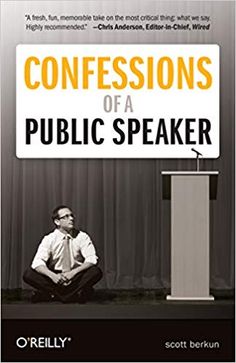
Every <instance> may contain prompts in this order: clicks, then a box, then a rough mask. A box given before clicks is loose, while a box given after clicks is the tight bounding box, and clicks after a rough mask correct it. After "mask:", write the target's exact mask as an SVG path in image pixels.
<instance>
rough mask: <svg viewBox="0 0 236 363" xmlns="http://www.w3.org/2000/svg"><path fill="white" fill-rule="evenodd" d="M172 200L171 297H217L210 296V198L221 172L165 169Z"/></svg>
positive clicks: (166, 193) (166, 190)
mask: <svg viewBox="0 0 236 363" xmlns="http://www.w3.org/2000/svg"><path fill="white" fill-rule="evenodd" d="M161 174H162V182H163V183H162V194H163V198H164V199H171V295H168V296H167V299H168V300H214V297H213V296H211V295H210V287H209V282H210V281H209V280H210V276H209V275H210V255H209V244H210V238H209V237H210V213H209V204H210V199H216V192H217V177H218V174H219V172H218V171H196V172H194V171H163V172H162V173H161Z"/></svg>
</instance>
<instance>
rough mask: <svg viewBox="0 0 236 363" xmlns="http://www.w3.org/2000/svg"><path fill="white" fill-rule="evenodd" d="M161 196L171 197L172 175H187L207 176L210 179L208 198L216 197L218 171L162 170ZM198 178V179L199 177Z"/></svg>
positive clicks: (164, 197)
mask: <svg viewBox="0 0 236 363" xmlns="http://www.w3.org/2000/svg"><path fill="white" fill-rule="evenodd" d="M161 175H162V196H163V199H171V180H173V178H172V177H174V176H183V175H185V176H186V177H189V176H194V177H198V176H209V181H210V188H209V189H210V190H209V191H210V199H216V196H217V183H218V175H219V171H216V170H213V171H207V170H204V171H193V170H188V171H187V170H186V171H180V170H178V171H176V170H175V171H171V170H168V171H162V172H161ZM199 180H200V179H199Z"/></svg>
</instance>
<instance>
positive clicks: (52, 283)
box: [23, 205, 102, 303]
mask: <svg viewBox="0 0 236 363" xmlns="http://www.w3.org/2000/svg"><path fill="white" fill-rule="evenodd" d="M52 219H53V222H54V224H55V225H56V229H55V230H54V231H53V232H52V233H50V234H48V235H46V236H45V237H44V238H43V239H42V241H41V243H40V245H39V247H38V250H37V253H36V255H35V257H34V259H33V262H32V265H31V267H30V268H28V269H27V270H26V271H25V273H24V276H23V279H24V281H25V282H26V283H27V284H29V285H31V286H33V287H34V288H36V289H37V291H35V292H34V293H33V296H32V302H39V301H50V300H59V301H61V302H63V303H67V302H80V303H83V302H86V300H87V298H88V296H89V295H90V293H91V291H92V290H93V288H92V286H93V285H94V284H96V283H97V282H98V281H99V280H100V279H101V278H102V271H101V270H100V268H99V267H97V266H96V264H97V259H98V258H97V256H96V251H95V248H94V245H93V243H92V241H91V239H90V237H89V236H88V235H87V234H86V233H85V232H82V231H78V230H76V229H75V228H74V221H75V217H74V215H73V213H72V211H71V209H70V208H68V207H67V206H64V205H61V206H59V207H57V208H55V209H54V211H53V215H52Z"/></svg>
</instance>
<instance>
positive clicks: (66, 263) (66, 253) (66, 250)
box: [62, 235, 71, 272]
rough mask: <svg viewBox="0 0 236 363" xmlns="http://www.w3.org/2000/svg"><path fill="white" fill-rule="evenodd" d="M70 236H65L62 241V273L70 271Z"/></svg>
mask: <svg viewBox="0 0 236 363" xmlns="http://www.w3.org/2000/svg"><path fill="white" fill-rule="evenodd" d="M69 243H70V236H69V235H66V236H65V237H64V241H63V244H64V246H63V256H62V272H67V271H70V270H71V259H70V247H69Z"/></svg>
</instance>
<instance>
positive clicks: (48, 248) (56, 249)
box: [31, 229, 98, 270]
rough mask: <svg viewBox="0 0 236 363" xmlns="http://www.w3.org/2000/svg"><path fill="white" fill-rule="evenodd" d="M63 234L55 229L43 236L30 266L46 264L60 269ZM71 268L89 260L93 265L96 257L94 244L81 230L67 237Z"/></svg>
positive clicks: (34, 267) (53, 268)
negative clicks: (75, 234) (74, 235)
mask: <svg viewBox="0 0 236 363" xmlns="http://www.w3.org/2000/svg"><path fill="white" fill-rule="evenodd" d="M65 236H66V235H65V234H64V233H62V232H60V231H59V230H58V229H55V230H54V231H53V232H52V233H50V234H48V235H47V236H45V237H44V238H43V239H42V241H41V243H40V245H39V247H38V250H37V252H36V255H35V256H34V259H33V262H32V265H31V267H32V268H33V269H36V268H37V267H38V266H42V265H44V266H46V263H47V266H48V268H49V269H52V270H62V256H63V248H64V238H65ZM69 250H70V261H71V269H74V268H76V267H78V266H80V265H81V264H82V263H83V262H90V263H92V264H94V265H96V263H97V259H98V257H97V256H96V251H95V248H94V245H93V243H92V241H91V239H90V237H89V236H88V235H87V233H85V232H83V231H79V232H78V234H77V236H76V237H74V238H73V237H71V236H70V239H69Z"/></svg>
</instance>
